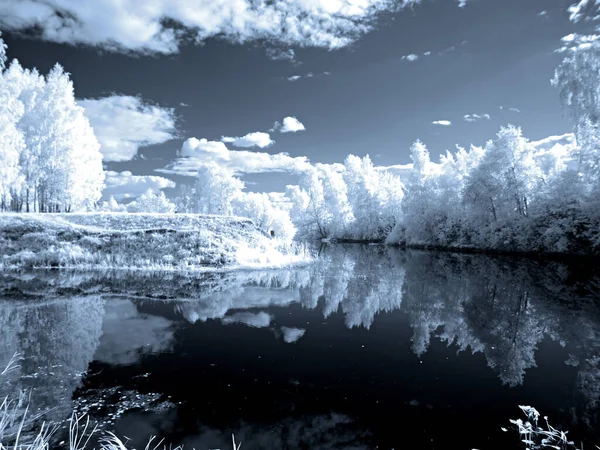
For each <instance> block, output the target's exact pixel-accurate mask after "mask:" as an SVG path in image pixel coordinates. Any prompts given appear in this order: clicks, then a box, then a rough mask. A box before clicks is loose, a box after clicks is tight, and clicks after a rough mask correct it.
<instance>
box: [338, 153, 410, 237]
mask: <svg viewBox="0 0 600 450" xmlns="http://www.w3.org/2000/svg"><path fill="white" fill-rule="evenodd" d="M344 166H345V172H344V180H345V182H346V185H347V186H348V201H349V203H350V206H351V208H352V212H353V215H354V222H353V224H352V229H353V230H352V234H353V235H354V237H355V238H358V239H366V240H378V239H383V238H385V237H386V236H387V234H388V233H389V232H390V231H391V229H392V228H393V227H394V225H395V224H396V221H397V219H398V217H399V214H400V204H401V202H402V198H403V196H404V190H403V185H402V182H401V181H400V179H399V178H398V177H396V176H394V175H392V174H389V173H386V172H381V171H379V170H377V169H376V168H375V167H374V165H373V162H372V161H371V158H370V157H369V155H366V156H365V157H364V158H359V157H358V156H354V155H349V156H347V157H346V160H345V161H344Z"/></svg>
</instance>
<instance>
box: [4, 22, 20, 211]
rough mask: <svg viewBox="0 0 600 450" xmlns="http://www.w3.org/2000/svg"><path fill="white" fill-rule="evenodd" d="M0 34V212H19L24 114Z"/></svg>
mask: <svg viewBox="0 0 600 450" xmlns="http://www.w3.org/2000/svg"><path fill="white" fill-rule="evenodd" d="M1 36H2V35H1V33H0V210H7V209H16V207H17V203H16V202H17V201H18V195H19V193H20V192H19V188H20V185H21V171H20V166H19V158H20V156H21V153H22V151H23V150H24V149H25V141H24V138H23V133H22V132H21V130H19V129H18V128H17V123H18V122H19V120H20V119H21V117H22V116H23V113H24V106H23V103H22V102H21V101H19V98H18V97H19V90H18V88H17V86H16V85H15V83H12V82H11V80H10V78H9V77H8V75H7V74H6V73H5V68H6V45H5V44H4V41H3V40H2V38H1Z"/></svg>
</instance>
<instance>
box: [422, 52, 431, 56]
mask: <svg viewBox="0 0 600 450" xmlns="http://www.w3.org/2000/svg"><path fill="white" fill-rule="evenodd" d="M429 55H431V52H429V51H427V52H425V53H423V56H429Z"/></svg>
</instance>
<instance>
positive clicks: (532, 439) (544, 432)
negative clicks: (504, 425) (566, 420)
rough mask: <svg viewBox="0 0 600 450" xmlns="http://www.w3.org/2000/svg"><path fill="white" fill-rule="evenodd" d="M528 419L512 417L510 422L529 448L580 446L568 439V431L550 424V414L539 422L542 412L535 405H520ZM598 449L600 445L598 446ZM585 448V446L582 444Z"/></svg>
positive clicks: (533, 449)
mask: <svg viewBox="0 0 600 450" xmlns="http://www.w3.org/2000/svg"><path fill="white" fill-rule="evenodd" d="M519 408H521V411H522V412H523V414H525V416H526V419H525V421H523V420H522V419H511V420H510V423H512V424H513V425H516V426H517V430H518V432H519V437H520V438H521V442H523V443H524V444H525V448H526V449H527V450H541V449H547V448H548V449H550V448H551V449H555V450H567V449H569V448H571V447H573V448H578V447H577V446H576V445H575V443H574V442H573V441H570V440H569V439H567V433H568V431H561V430H558V429H557V428H554V427H553V426H552V425H550V422H549V421H548V416H544V417H543V419H544V421H543V422H541V423H538V422H539V418H540V413H539V412H538V411H537V409H535V408H534V407H533V406H523V405H519ZM596 447H597V448H598V449H600V447H598V446H596ZM581 448H583V446H581Z"/></svg>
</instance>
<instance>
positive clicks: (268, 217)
mask: <svg viewBox="0 0 600 450" xmlns="http://www.w3.org/2000/svg"><path fill="white" fill-rule="evenodd" d="M233 212H234V214H235V215H236V216H241V217H248V218H250V219H252V221H253V222H254V223H255V225H256V226H257V227H259V228H260V229H261V230H263V231H264V232H266V233H269V234H270V233H271V232H273V234H274V236H276V237H278V238H282V239H285V240H291V239H293V237H294V235H295V234H296V227H295V226H294V224H293V223H292V220H291V219H290V214H289V213H288V212H287V211H285V210H283V209H281V208H277V207H275V206H274V205H273V202H272V201H271V199H270V198H269V194H267V193H266V192H260V193H258V192H242V193H240V194H239V195H238V196H236V198H235V200H234V201H233Z"/></svg>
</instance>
